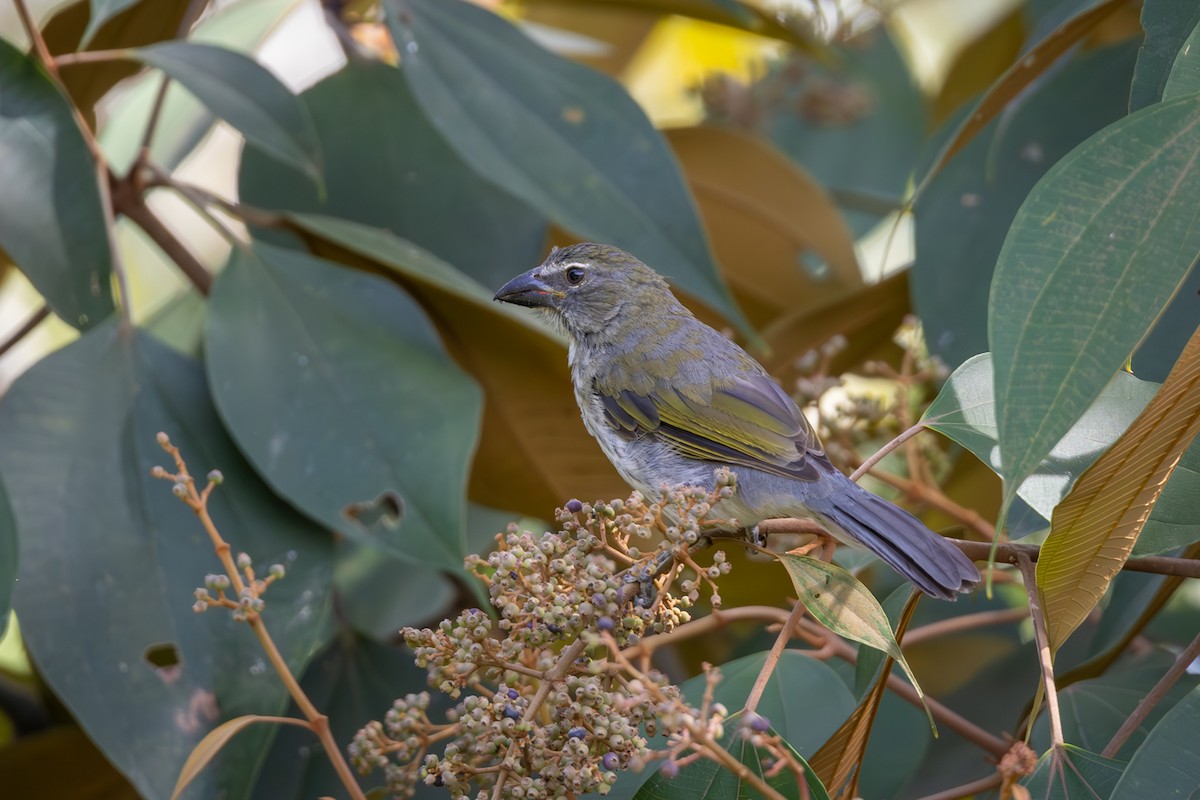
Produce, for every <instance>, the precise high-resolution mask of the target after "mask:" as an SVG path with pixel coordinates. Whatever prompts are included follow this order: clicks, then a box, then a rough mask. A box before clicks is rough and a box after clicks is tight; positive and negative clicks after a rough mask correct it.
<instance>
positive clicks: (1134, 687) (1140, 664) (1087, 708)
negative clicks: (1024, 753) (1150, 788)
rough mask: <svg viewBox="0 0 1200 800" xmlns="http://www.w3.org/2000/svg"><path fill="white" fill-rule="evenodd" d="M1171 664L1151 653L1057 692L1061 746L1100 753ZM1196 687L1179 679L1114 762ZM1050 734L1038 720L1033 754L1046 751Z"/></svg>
mask: <svg viewBox="0 0 1200 800" xmlns="http://www.w3.org/2000/svg"><path fill="white" fill-rule="evenodd" d="M1174 660H1175V659H1174V657H1173V656H1172V655H1171V654H1169V653H1166V652H1163V651H1161V650H1155V651H1152V652H1150V653H1145V654H1143V655H1141V656H1136V657H1133V658H1130V659H1128V660H1125V661H1123V662H1122V663H1120V664H1118V665H1117V666H1116V667H1114V668H1112V669H1111V670H1109V672H1107V673H1106V674H1104V675H1102V676H1101V677H1099V678H1093V679H1091V680H1085V681H1079V682H1078V683H1073V684H1071V685H1070V686H1068V687H1067V688H1066V689H1063V690H1062V691H1060V692H1059V693H1058V705H1059V709H1060V711H1061V714H1062V723H1063V736H1064V738H1065V739H1066V741H1068V742H1072V743H1073V744H1076V745H1078V746H1079V747H1082V748H1084V749H1085V750H1090V751H1092V752H1093V753H1099V752H1102V751H1103V750H1104V748H1105V746H1106V745H1108V741H1109V739H1111V738H1112V736H1113V734H1114V733H1116V732H1117V729H1118V728H1120V727H1121V724H1122V723H1123V722H1125V719H1126V718H1127V717H1128V716H1129V715H1130V714H1132V713H1133V709H1134V708H1135V707H1136V706H1137V704H1138V702H1139V701H1140V700H1141V699H1142V698H1143V697H1145V696H1146V694H1148V693H1149V691H1150V690H1151V689H1152V688H1153V687H1154V685H1155V684H1156V683H1157V682H1158V680H1159V679H1160V678H1161V677H1162V676H1163V673H1164V672H1166V671H1167V669H1168V668H1169V667H1170V666H1171V664H1172V662H1173V661H1174ZM1196 683H1197V678H1196V677H1195V676H1184V678H1183V679H1182V680H1180V681H1179V683H1177V684H1175V686H1174V687H1173V688H1172V689H1171V690H1170V691H1169V692H1167V694H1166V696H1164V697H1163V699H1162V700H1161V702H1159V704H1158V705H1157V706H1155V708H1154V710H1153V711H1151V712H1150V716H1148V717H1147V718H1146V719H1145V720H1144V721H1143V722H1142V724H1141V725H1140V726H1138V729H1137V730H1136V731H1135V732H1134V733H1133V736H1131V737H1130V739H1129V741H1128V742H1126V744H1125V746H1124V747H1122V748H1121V751H1120V752H1119V753H1117V758H1118V759H1127V758H1129V757H1130V756H1131V755H1132V754H1133V753H1134V751H1135V750H1136V749H1137V748H1138V747H1140V746H1141V744H1142V742H1143V740H1144V739H1145V738H1146V736H1147V734H1149V733H1150V730H1151V729H1152V728H1153V727H1154V726H1155V725H1156V724H1157V723H1158V721H1159V720H1160V719H1162V717H1163V714H1165V713H1166V712H1167V710H1168V709H1170V708H1171V706H1173V705H1175V704H1176V703H1178V702H1179V701H1180V700H1181V699H1182V698H1183V697H1184V695H1186V694H1187V693H1188V692H1190V691H1191V690H1192V689H1193V688H1194V687H1195V686H1196ZM1049 729H1050V725H1049V723H1048V722H1047V720H1046V715H1045V714H1043V715H1042V716H1041V717H1039V718H1038V721H1037V722H1036V723H1035V724H1034V728H1033V740H1032V742H1031V745H1032V746H1033V748H1034V749H1035V750H1037V751H1039V752H1041V751H1042V750H1044V749H1046V748H1047V747H1048V746H1049V738H1050V735H1049V734H1050V730H1049Z"/></svg>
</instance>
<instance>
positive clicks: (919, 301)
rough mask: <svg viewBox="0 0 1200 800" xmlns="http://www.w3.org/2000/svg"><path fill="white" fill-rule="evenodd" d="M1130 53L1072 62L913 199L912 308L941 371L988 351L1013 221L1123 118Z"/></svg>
mask: <svg viewBox="0 0 1200 800" xmlns="http://www.w3.org/2000/svg"><path fill="white" fill-rule="evenodd" d="M1136 52H1137V45H1136V43H1123V44H1119V45H1116V46H1113V47H1107V48H1103V49H1100V50H1094V51H1091V52H1087V53H1082V54H1080V56H1079V57H1077V58H1074V59H1072V60H1071V61H1070V62H1069V63H1067V64H1065V65H1064V66H1063V68H1062V69H1060V70H1058V71H1056V72H1054V73H1052V74H1050V75H1048V76H1047V77H1046V79H1045V80H1043V81H1040V82H1039V83H1038V84H1036V85H1035V86H1034V87H1033V88H1032V89H1031V91H1030V94H1029V95H1028V96H1025V97H1023V98H1022V102H1021V103H1020V105H1018V106H1016V107H1015V108H1014V109H1013V110H1012V111H1010V112H1009V113H1008V114H1006V115H1005V116H1004V117H1003V118H1002V119H999V120H995V121H993V122H992V123H991V124H990V125H989V126H988V127H987V128H986V129H984V130H983V131H981V132H980V133H979V135H978V136H976V137H975V139H973V140H972V141H971V143H970V144H968V145H967V146H966V147H964V148H963V149H962V150H961V151H960V152H959V153H958V155H956V156H955V157H954V159H953V160H952V161H950V162H949V163H947V164H946V166H945V167H944V168H943V169H942V170H941V171H940V172H938V173H937V174H936V175H935V176H934V177H933V178H931V179H930V181H929V183H928V184H927V185H926V186H925V189H924V191H922V192H921V194H920V196H919V197H918V198H917V200H916V206H915V208H914V215H913V218H914V223H915V230H914V235H915V237H916V255H917V258H916V261H915V262H914V263H913V268H912V273H911V278H910V279H911V281H912V296H913V304H914V307H915V309H916V311H917V313H918V314H919V315H920V317H921V322H922V324H923V326H924V330H925V340H926V341H927V342H928V343H929V348H930V350H931V351H932V352H934V353H936V354H937V355H939V356H941V358H942V359H943V360H944V361H945V362H946V363H947V364H949V365H951V366H956V365H958V364H960V363H962V362H963V361H964V360H966V359H967V358H969V357H970V356H973V355H975V354H976V353H980V352H982V351H984V350H987V349H988V345H987V319H988V317H987V310H988V287H989V285H990V284H991V278H992V271H993V270H994V268H995V266H996V258H997V256H998V255H999V254H1000V249H1001V247H1002V246H1003V244H1004V237H1005V236H1006V235H1007V234H1008V229H1009V226H1010V225H1011V224H1012V221H1013V217H1014V216H1015V215H1016V213H1017V209H1018V208H1020V206H1021V203H1022V202H1023V201H1024V200H1025V197H1026V196H1027V195H1028V194H1029V190H1030V189H1032V188H1033V186H1034V184H1036V183H1037V181H1038V179H1039V178H1041V177H1042V175H1044V174H1045V173H1046V171H1047V170H1048V169H1049V168H1050V166H1051V165H1053V164H1054V163H1056V162H1057V161H1058V160H1059V159H1061V158H1062V157H1063V156H1065V155H1066V154H1067V153H1068V152H1069V151H1070V150H1071V148H1073V147H1075V146H1076V145H1077V144H1079V143H1080V142H1081V141H1083V140H1084V139H1086V138H1087V137H1088V136H1090V135H1091V134H1093V133H1095V132H1096V131H1098V130H1100V129H1101V128H1103V127H1104V126H1105V125H1107V124H1109V123H1110V122H1113V121H1115V120H1117V119H1120V118H1121V117H1123V116H1124V115H1125V106H1126V97H1125V94H1124V93H1123V92H1119V91H1114V87H1121V86H1126V85H1128V83H1129V79H1130V75H1131V74H1132V71H1133V63H1134V57H1135V55H1136ZM955 124H956V121H952V122H951V123H949V125H951V126H953V125H955ZM1189 333H1190V331H1189Z"/></svg>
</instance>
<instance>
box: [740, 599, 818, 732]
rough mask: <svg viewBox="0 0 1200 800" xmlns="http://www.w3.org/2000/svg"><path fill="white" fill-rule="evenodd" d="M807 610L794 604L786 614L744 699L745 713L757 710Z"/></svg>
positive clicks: (801, 604)
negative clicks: (773, 673)
mask: <svg viewBox="0 0 1200 800" xmlns="http://www.w3.org/2000/svg"><path fill="white" fill-rule="evenodd" d="M806 611H807V609H806V608H805V607H804V604H803V603H796V605H794V606H793V607H792V613H790V614H788V618H787V620H786V621H785V622H784V623H783V628H782V629H781V630H780V631H779V636H777V637H776V638H775V644H774V645H773V646H772V647H771V652H770V653H767V658H766V660H765V661H763V665H762V669H760V670H759V671H758V677H757V678H755V679H754V687H753V688H752V689H751V690H750V695H749V696H748V697H747V698H746V705H745V709H746V712H747V713H754V709H756V708H758V701H759V700H761V699H762V694H763V692H764V691H765V690H766V688H767V681H768V680H770V679H771V673H772V672H774V671H775V666H776V665H777V664H778V663H779V659H780V657H781V656H782V655H783V649H784V648H785V647H787V643H788V642H789V641H790V640H791V638H792V631H793V630H795V629H796V625H797V624H798V623H799V622H800V620H801V619H802V618H803V617H804V613H805V612H806Z"/></svg>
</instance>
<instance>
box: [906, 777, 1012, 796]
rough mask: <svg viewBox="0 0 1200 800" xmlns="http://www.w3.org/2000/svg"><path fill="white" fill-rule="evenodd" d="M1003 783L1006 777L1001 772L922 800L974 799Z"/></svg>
mask: <svg viewBox="0 0 1200 800" xmlns="http://www.w3.org/2000/svg"><path fill="white" fill-rule="evenodd" d="M1003 782H1004V776H1003V775H1001V774H1000V773H999V772H993V773H992V774H991V775H988V776H987V777H986V778H980V779H979V780H977V781H971V782H970V783H964V784H963V785H962V786H955V787H954V788H953V789H946V790H945V791H941V792H937V793H935V794H927V795H925V796H924V797H922V798H921V800H962V798H965V797H974V796H976V795H979V794H981V793H983V792H986V791H988V790H989V789H994V788H996V787H997V786H999V785H1000V784H1001V783H1003Z"/></svg>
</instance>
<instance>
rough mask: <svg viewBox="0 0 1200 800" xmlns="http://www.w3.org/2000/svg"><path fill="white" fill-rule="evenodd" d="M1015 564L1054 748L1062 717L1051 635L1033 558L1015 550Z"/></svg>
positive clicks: (1060, 740)
mask: <svg viewBox="0 0 1200 800" xmlns="http://www.w3.org/2000/svg"><path fill="white" fill-rule="evenodd" d="M1017 567H1018V568H1019V569H1020V570H1021V576H1022V577H1023V578H1024V579H1025V595H1026V597H1028V598H1029V616H1030V617H1031V618H1032V619H1033V633H1034V636H1035V638H1036V640H1037V650H1038V664H1039V665H1040V666H1041V669H1042V688H1043V689H1044V690H1045V692H1046V711H1047V712H1048V713H1049V715H1050V746H1051V747H1053V748H1054V749H1055V750H1057V749H1058V748H1060V747H1062V745H1063V742H1064V739H1063V730H1062V718H1061V717H1060V716H1059V713H1058V692H1057V691H1056V690H1055V688H1054V661H1053V654H1052V653H1051V651H1050V635H1049V634H1048V633H1047V632H1046V620H1045V618H1044V617H1043V616H1042V604H1041V599H1040V598H1039V596H1038V587H1037V575H1036V574H1035V572H1034V567H1033V561H1032V560H1031V559H1030V558H1029V555H1028V554H1027V553H1017Z"/></svg>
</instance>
